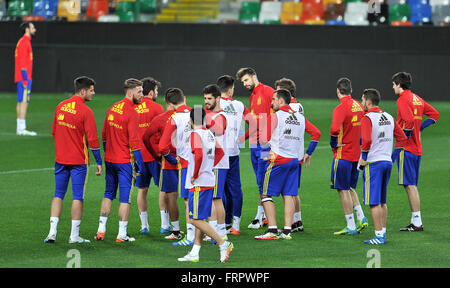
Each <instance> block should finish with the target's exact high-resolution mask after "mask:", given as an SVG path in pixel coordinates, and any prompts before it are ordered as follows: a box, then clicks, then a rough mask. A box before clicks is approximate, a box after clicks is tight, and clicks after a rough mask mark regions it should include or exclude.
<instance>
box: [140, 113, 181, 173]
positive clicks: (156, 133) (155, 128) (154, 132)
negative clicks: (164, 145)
mask: <svg viewBox="0 0 450 288" xmlns="http://www.w3.org/2000/svg"><path fill="white" fill-rule="evenodd" d="M174 113H175V110H167V111H166V112H164V113H162V114H159V115H158V116H156V117H155V118H153V120H152V122H151V123H150V126H149V127H148V129H147V130H145V133H144V135H143V139H142V140H143V141H144V145H145V147H146V148H147V149H148V151H149V152H150V153H151V154H152V155H153V157H154V158H155V159H161V169H165V170H178V165H172V164H170V163H169V162H167V161H166V159H165V158H164V157H162V158H161V156H162V155H161V152H160V151H159V143H160V141H161V136H162V135H163V133H164V129H165V128H166V126H167V123H168V122H169V121H170V119H172V116H173V115H174ZM153 137H155V139H157V141H156V142H155V143H153V142H152V141H151V140H152V138H153ZM169 151H170V154H171V155H172V156H173V157H175V158H176V157H177V153H176V151H177V150H176V148H175V147H174V146H173V145H172V143H170V145H169Z"/></svg>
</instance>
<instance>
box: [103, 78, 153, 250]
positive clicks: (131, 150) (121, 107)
mask: <svg viewBox="0 0 450 288" xmlns="http://www.w3.org/2000/svg"><path fill="white" fill-rule="evenodd" d="M124 91H125V98H123V99H122V100H120V101H119V102H117V103H115V104H114V105H113V106H112V107H111V108H109V109H108V111H107V112H106V118H105V123H104V124H103V132H102V139H103V147H104V150H105V166H106V175H105V180H106V185H105V186H106V187H105V194H104V198H103V200H102V204H101V208H100V219H99V226H98V230H97V236H96V239H97V240H104V239H105V232H106V222H107V220H108V216H109V214H110V213H111V206H112V201H113V200H114V199H115V198H116V194H117V187H119V203H120V204H119V211H118V214H119V233H118V235H117V237H116V242H119V243H120V242H133V241H135V239H134V238H133V237H130V236H129V235H128V234H127V226H128V217H129V215H130V201H131V189H132V188H133V181H134V179H135V176H139V175H141V174H145V173H146V171H145V166H144V161H143V159H142V153H141V146H142V140H141V138H140V135H139V126H138V117H139V116H138V113H137V112H136V110H135V109H134V108H135V105H136V104H140V103H141V100H142V97H143V94H142V82H141V81H139V80H137V79H133V78H130V79H127V80H125V82H124ZM131 155H133V156H134V159H133V158H132V157H131ZM133 162H134V163H133ZM133 164H136V166H137V167H136V166H134V167H133ZM135 169H137V171H134V170H135Z"/></svg>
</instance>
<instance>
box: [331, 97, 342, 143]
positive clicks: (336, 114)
mask: <svg viewBox="0 0 450 288" xmlns="http://www.w3.org/2000/svg"><path fill="white" fill-rule="evenodd" d="M332 117H333V118H332V119H333V120H332V121H331V129H330V146H331V148H332V149H335V148H338V147H339V144H338V137H339V133H340V132H341V126H342V124H343V123H344V120H345V110H344V106H342V105H339V106H337V107H336V108H335V109H334V111H333V116H332Z"/></svg>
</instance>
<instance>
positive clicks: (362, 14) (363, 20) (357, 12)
mask: <svg viewBox="0 0 450 288" xmlns="http://www.w3.org/2000/svg"><path fill="white" fill-rule="evenodd" d="M367 7H368V6H367V3H365V2H359V1H352V2H348V3H347V6H346V9H345V14H344V20H345V23H346V24H347V25H353V26H355V25H360V26H365V25H369V21H368V19H367V14H368V13H367Z"/></svg>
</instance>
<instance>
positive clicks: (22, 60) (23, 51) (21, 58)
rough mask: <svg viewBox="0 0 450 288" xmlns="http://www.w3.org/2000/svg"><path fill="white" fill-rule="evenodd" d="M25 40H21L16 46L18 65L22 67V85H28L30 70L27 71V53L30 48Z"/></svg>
mask: <svg viewBox="0 0 450 288" xmlns="http://www.w3.org/2000/svg"><path fill="white" fill-rule="evenodd" d="M24 43H25V41H20V42H19V43H18V44H17V47H16V53H17V58H16V61H17V62H18V67H19V69H20V74H21V75H22V85H23V86H27V85H28V71H27V65H26V63H27V57H29V56H28V55H27V54H28V53H27V51H28V48H27V46H25V44H24Z"/></svg>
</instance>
